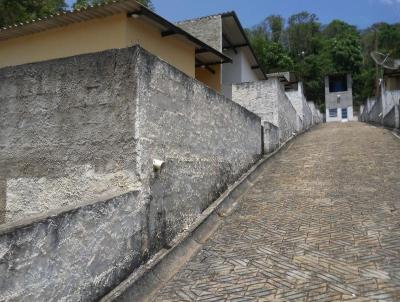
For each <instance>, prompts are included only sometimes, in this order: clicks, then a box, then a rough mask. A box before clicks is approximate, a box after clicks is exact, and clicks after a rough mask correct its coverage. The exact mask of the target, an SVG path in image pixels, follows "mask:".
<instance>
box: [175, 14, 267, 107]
mask: <svg viewBox="0 0 400 302" xmlns="http://www.w3.org/2000/svg"><path fill="white" fill-rule="evenodd" d="M177 25H178V26H179V27H181V28H182V29H184V30H185V31H187V32H189V33H191V34H192V35H193V36H195V37H197V38H198V39H200V40H202V41H204V42H205V43H207V44H209V45H211V46H212V47H214V48H215V49H217V50H219V51H221V52H222V53H223V54H224V55H226V56H227V57H229V58H231V59H232V63H230V64H225V65H224V66H221V80H222V87H221V93H222V94H223V95H225V96H226V97H228V98H230V99H231V98H232V85H233V84H240V83H247V82H255V81H260V80H266V79H267V76H266V74H265V73H264V71H263V70H262V69H261V67H260V64H259V62H258V59H257V57H256V55H255V53H254V50H253V49H252V47H251V45H250V42H249V40H248V38H247V36H246V33H245V31H244V29H243V27H242V25H241V23H240V21H239V19H238V17H237V15H236V13H235V12H228V13H222V14H217V15H212V16H206V17H201V18H197V19H192V20H187V21H182V22H179V23H177Z"/></svg>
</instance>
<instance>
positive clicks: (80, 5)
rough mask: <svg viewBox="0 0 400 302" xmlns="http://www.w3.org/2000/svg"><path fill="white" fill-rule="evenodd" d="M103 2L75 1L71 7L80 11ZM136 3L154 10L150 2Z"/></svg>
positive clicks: (148, 0)
mask: <svg viewBox="0 0 400 302" xmlns="http://www.w3.org/2000/svg"><path fill="white" fill-rule="evenodd" d="M103 2H106V0H77V1H76V2H75V3H74V5H73V6H72V7H73V9H80V8H83V7H86V6H88V5H96V4H101V3H103ZM137 2H139V3H141V4H143V5H144V6H146V7H148V8H150V9H152V10H154V5H153V3H152V2H151V0H137Z"/></svg>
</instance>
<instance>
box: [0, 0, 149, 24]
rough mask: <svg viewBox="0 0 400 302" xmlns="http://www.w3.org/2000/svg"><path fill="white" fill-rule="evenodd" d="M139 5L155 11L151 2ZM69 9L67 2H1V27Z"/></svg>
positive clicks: (91, 0) (81, 0)
mask: <svg viewBox="0 0 400 302" xmlns="http://www.w3.org/2000/svg"><path fill="white" fill-rule="evenodd" d="M105 1H106V0H77V1H76V2H75V3H74V5H73V6H72V7H73V8H74V9H79V8H82V7H85V6H87V5H91V4H100V3H102V2H105ZM138 2H139V3H142V4H143V5H145V6H147V7H149V8H150V9H154V6H153V3H152V2H151V0H138ZM65 9H67V5H66V3H65V0H0V27H3V26H6V25H13V24H16V23H21V22H25V21H30V20H34V19H37V18H43V17H45V16H49V15H51V14H54V13H57V12H60V11H63V10H65Z"/></svg>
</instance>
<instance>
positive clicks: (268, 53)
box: [248, 26, 294, 73]
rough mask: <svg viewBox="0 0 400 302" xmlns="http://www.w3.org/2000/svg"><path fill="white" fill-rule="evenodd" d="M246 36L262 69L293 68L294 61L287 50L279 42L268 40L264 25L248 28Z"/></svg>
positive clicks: (275, 70) (279, 69)
mask: <svg viewBox="0 0 400 302" xmlns="http://www.w3.org/2000/svg"><path fill="white" fill-rule="evenodd" d="M248 36H249V39H250V43H251V45H252V47H253V49H254V51H255V53H256V56H257V57H258V58H259V60H260V64H261V65H262V68H263V69H264V70H266V71H267V72H270V73H271V72H277V71H282V70H285V71H286V70H293V68H294V62H293V60H292V59H291V57H290V56H289V54H288V52H287V51H286V50H285V49H284V47H283V46H282V45H281V44H280V43H277V42H274V41H270V40H269V38H268V36H269V33H268V32H267V29H266V27H263V26H260V27H257V28H255V29H253V30H248Z"/></svg>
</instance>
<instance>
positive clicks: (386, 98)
mask: <svg viewBox="0 0 400 302" xmlns="http://www.w3.org/2000/svg"><path fill="white" fill-rule="evenodd" d="M399 103H400V90H389V91H384V92H383V93H382V112H383V116H386V114H388V113H389V112H390V111H391V110H392V108H393V107H394V106H396V105H399Z"/></svg>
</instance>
